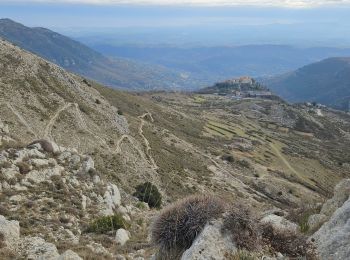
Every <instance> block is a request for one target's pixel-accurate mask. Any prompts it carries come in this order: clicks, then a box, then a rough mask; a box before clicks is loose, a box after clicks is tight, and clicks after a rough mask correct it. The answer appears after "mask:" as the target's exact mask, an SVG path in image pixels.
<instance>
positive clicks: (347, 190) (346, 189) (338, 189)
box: [308, 179, 350, 230]
mask: <svg viewBox="0 0 350 260" xmlns="http://www.w3.org/2000/svg"><path fill="white" fill-rule="evenodd" d="M349 196H350V179H345V180H343V181H341V182H340V183H338V184H337V185H336V186H335V188H334V195H333V197H332V198H331V199H329V200H327V201H326V202H325V203H324V204H323V206H322V209H321V211H320V213H319V214H314V215H312V216H310V217H309V220H308V224H309V226H310V229H311V230H315V229H317V228H318V227H320V226H321V225H322V224H323V223H324V222H326V221H327V220H329V219H330V217H331V216H332V214H333V213H334V212H335V211H336V210H337V209H338V208H339V207H341V206H342V205H343V204H344V202H345V201H346V200H347V199H348V198H349Z"/></svg>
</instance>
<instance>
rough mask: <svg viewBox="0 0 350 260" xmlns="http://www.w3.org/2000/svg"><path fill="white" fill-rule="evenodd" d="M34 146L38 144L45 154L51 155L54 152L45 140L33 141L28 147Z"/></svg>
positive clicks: (49, 143) (50, 144)
mask: <svg viewBox="0 0 350 260" xmlns="http://www.w3.org/2000/svg"><path fill="white" fill-rule="evenodd" d="M34 144H40V146H41V148H42V149H43V150H44V151H45V152H47V153H53V151H54V149H53V146H52V143H51V142H50V141H48V140H45V139H40V140H35V141H34V142H32V143H30V144H29V145H28V146H31V145H34Z"/></svg>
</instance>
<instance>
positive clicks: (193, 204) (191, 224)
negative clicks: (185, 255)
mask: <svg viewBox="0 0 350 260" xmlns="http://www.w3.org/2000/svg"><path fill="white" fill-rule="evenodd" d="M224 211H225V204H224V202H223V201H222V200H221V199H219V198H217V197H214V196H209V195H197V196H190V197H187V198H185V199H182V200H180V201H178V202H176V203H174V204H172V205H170V206H168V207H167V208H165V209H163V210H162V211H161V212H160V214H159V216H158V217H156V219H155V220H154V222H153V225H152V229H151V236H152V241H153V242H154V243H155V244H156V246H158V248H159V253H158V256H159V258H161V259H165V258H169V257H171V259H176V257H177V256H178V255H181V253H182V252H183V251H185V250H186V249H188V248H189V247H191V245H192V243H193V241H194V240H195V238H196V237H197V235H198V234H199V233H200V232H201V231H202V230H203V228H204V226H205V225H206V224H207V223H208V221H210V220H213V219H216V218H219V217H220V216H221V215H222V213H223V212H224Z"/></svg>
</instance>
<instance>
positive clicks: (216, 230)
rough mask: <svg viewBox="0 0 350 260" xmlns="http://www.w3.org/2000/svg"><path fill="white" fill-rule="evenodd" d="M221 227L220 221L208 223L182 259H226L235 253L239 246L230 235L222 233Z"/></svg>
mask: <svg viewBox="0 0 350 260" xmlns="http://www.w3.org/2000/svg"><path fill="white" fill-rule="evenodd" d="M221 227H222V223H221V222H220V221H215V222H211V223H208V224H207V225H206V226H205V228H204V229H203V231H202V232H201V233H200V234H199V235H198V237H197V238H196V240H195V241H194V242H193V244H192V246H191V247H190V248H189V249H187V250H186V251H185V252H184V254H183V255H182V257H181V260H224V259H226V258H225V255H227V254H230V253H234V252H235V251H236V250H237V248H236V246H235V244H234V243H233V242H232V240H231V238H230V237H229V236H225V235H222V233H221Z"/></svg>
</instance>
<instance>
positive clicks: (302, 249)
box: [261, 223, 317, 260]
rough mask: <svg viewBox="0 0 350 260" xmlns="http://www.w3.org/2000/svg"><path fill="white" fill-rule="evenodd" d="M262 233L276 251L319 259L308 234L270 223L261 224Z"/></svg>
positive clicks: (297, 256)
mask: <svg viewBox="0 0 350 260" xmlns="http://www.w3.org/2000/svg"><path fill="white" fill-rule="evenodd" d="M261 235H262V239H263V241H264V243H265V244H267V245H269V246H270V247H271V248H273V250H274V251H275V252H280V253H282V254H283V255H285V256H289V257H293V258H301V257H306V259H308V260H313V259H315V260H316V259H317V253H316V248H315V246H314V245H313V244H312V242H309V241H308V238H307V236H305V235H303V234H301V233H298V232H296V231H292V230H286V229H283V230H282V229H276V228H274V227H273V226H272V225H271V224H270V223H267V224H263V225H261Z"/></svg>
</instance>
